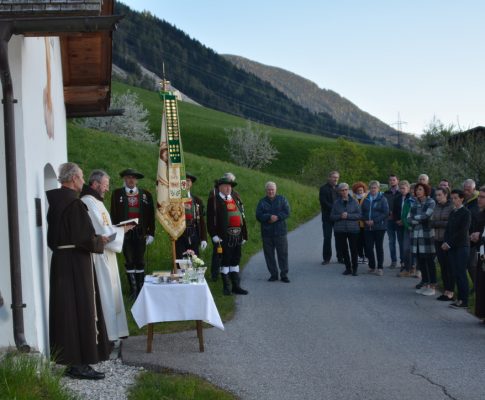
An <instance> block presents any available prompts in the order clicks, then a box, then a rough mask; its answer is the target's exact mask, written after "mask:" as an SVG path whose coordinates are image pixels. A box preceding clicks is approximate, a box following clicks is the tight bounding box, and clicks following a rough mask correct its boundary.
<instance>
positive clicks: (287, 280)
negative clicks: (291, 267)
mask: <svg viewBox="0 0 485 400" xmlns="http://www.w3.org/2000/svg"><path fill="white" fill-rule="evenodd" d="M281 282H285V283H290V280H289V279H288V277H287V276H284V277H283V278H281Z"/></svg>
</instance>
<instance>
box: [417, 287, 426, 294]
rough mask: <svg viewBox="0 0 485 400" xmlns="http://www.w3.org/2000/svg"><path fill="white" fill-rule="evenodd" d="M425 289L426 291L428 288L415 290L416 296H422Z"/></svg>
mask: <svg viewBox="0 0 485 400" xmlns="http://www.w3.org/2000/svg"><path fill="white" fill-rule="evenodd" d="M426 289H428V288H426V287H424V286H423V287H420V288H419V289H416V291H415V293H416V294H423V293H424V291H425V290H426Z"/></svg>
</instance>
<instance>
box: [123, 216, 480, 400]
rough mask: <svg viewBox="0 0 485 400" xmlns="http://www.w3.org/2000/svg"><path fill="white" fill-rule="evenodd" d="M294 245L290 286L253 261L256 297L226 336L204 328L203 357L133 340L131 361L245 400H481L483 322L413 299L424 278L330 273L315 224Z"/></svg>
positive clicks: (246, 279) (249, 278)
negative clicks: (191, 377) (198, 379)
mask: <svg viewBox="0 0 485 400" xmlns="http://www.w3.org/2000/svg"><path fill="white" fill-rule="evenodd" d="M289 243H290V273H289V278H290V280H291V283H290V284H286V283H282V282H267V278H268V277H269V274H268V272H267V269H266V265H265V263H264V258H263V255H262V254H261V253H260V254H257V255H256V256H254V257H253V258H252V259H251V261H250V262H249V264H248V265H247V266H246V268H245V270H244V272H243V273H242V278H243V280H242V286H243V287H244V288H247V289H248V290H249V291H250V293H249V295H248V296H240V297H238V299H237V311H236V315H235V318H234V319H233V320H232V321H230V322H228V323H227V324H225V329H226V330H225V331H224V332H223V331H220V330H219V329H206V330H205V331H204V335H205V345H206V351H205V353H199V352H198V342H197V339H196V336H195V331H194V332H184V333H178V334H172V335H156V336H155V339H154V350H153V353H151V354H146V353H145V343H146V342H145V337H132V338H129V339H128V340H127V341H125V343H124V344H123V361H124V362H126V363H128V364H135V365H144V366H147V367H151V368H156V369H161V368H170V369H173V370H176V371H183V372H191V373H195V374H197V375H200V376H202V377H204V378H206V379H208V380H209V381H211V382H213V383H215V384H216V385H218V386H221V387H223V388H226V389H229V390H231V391H232V392H234V393H235V394H236V395H238V396H239V397H240V398H242V399H258V400H261V399H278V400H281V399H328V400H337V399H338V400H340V399H342V400H353V399H369V400H370V399H372V400H380V399H382V400H390V399H399V400H406V399H409V400H421V399H422V400H442V399H460V400H483V399H485V326H484V325H481V324H479V323H478V320H477V319H476V318H475V317H474V316H472V315H471V314H469V313H467V312H466V311H464V310H455V309H451V308H449V307H448V303H445V304H443V303H442V302H439V301H436V300H435V297H431V298H430V297H425V296H421V295H417V294H415V293H414V285H415V284H416V283H417V280H416V279H415V278H398V277H396V276H395V275H396V270H389V269H387V268H386V269H385V272H384V276H382V277H378V276H375V275H369V274H367V273H366V271H367V267H365V266H361V270H360V271H359V272H360V274H359V276H357V277H352V276H343V275H342V274H341V273H342V271H343V269H344V267H343V266H342V265H340V264H330V265H328V266H322V265H321V264H320V262H321V247H322V232H321V223H320V218H319V217H317V218H315V219H314V220H312V221H310V222H309V223H307V224H305V225H303V226H301V227H300V228H299V229H297V230H295V231H294V232H292V233H291V234H290V235H289ZM385 247H386V250H387V242H386V244H385ZM388 264H389V257H388V255H387V252H386V260H385V264H384V265H388ZM161 306H162V305H161Z"/></svg>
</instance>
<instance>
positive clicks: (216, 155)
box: [113, 82, 415, 186]
mask: <svg viewBox="0 0 485 400" xmlns="http://www.w3.org/2000/svg"><path fill="white" fill-rule="evenodd" d="M126 90H131V91H132V92H135V93H136V94H137V95H138V96H139V98H140V100H141V102H142V103H143V104H144V106H145V107H146V108H147V110H148V111H149V113H150V117H149V121H148V122H149V126H150V130H151V131H152V132H153V133H154V135H156V137H157V138H158V137H159V134H160V125H161V118H160V115H161V103H160V99H159V96H158V93H156V92H152V91H148V90H145V89H141V88H137V87H132V86H128V85H126V84H123V83H119V82H113V92H114V93H121V92H124V91H126ZM179 114H180V127H181V131H182V137H183V144H184V149H185V150H186V151H188V152H190V153H193V154H198V155H201V156H204V157H208V158H212V159H218V160H221V161H226V162H229V161H230V158H229V154H228V153H227V151H225V150H224V147H225V146H227V145H228V139H227V134H226V132H225V131H224V130H225V129H228V128H233V127H238V126H244V125H245V124H246V120H244V119H242V118H239V117H236V116H233V115H229V114H225V113H222V112H220V111H215V110H211V109H209V108H205V107H200V106H195V105H192V104H188V103H184V102H179ZM263 128H264V129H266V130H267V131H268V133H269V135H270V137H271V140H272V143H273V145H274V146H276V148H277V149H278V151H279V154H278V156H277V157H278V159H277V160H275V161H273V163H272V164H271V165H269V166H267V167H266V168H264V169H263V172H266V173H270V174H273V175H277V176H279V177H284V178H290V179H293V180H296V181H299V180H300V179H301V171H302V169H303V167H304V165H305V163H306V162H307V159H308V157H309V155H310V153H311V151H312V150H314V149H316V148H325V151H328V152H333V151H334V150H335V149H336V148H337V142H336V140H335V139H329V138H325V137H321V136H318V135H311V134H307V133H304V132H295V131H291V130H287V129H280V128H273V127H269V126H264V127H263ZM358 146H359V148H360V149H361V150H362V152H363V153H364V154H365V155H366V156H367V157H369V158H370V159H372V160H374V162H375V163H376V164H377V166H378V170H379V174H378V176H375V177H372V178H377V179H379V180H381V182H385V181H387V175H388V173H389V172H391V168H392V167H391V166H392V165H396V164H398V165H402V166H403V168H402V169H400V170H404V169H405V168H404V166H406V165H409V164H410V163H411V160H412V159H413V158H414V155H413V153H411V152H408V151H405V150H401V149H396V148H393V147H384V146H375V145H365V144H359V145H358ZM328 168H331V166H322V182H323V180H324V176H325V173H326V172H325V171H327V172H328ZM394 172H395V171H394ZM343 178H344V177H343ZM369 178H370V177H369ZM403 178H404V177H403ZM409 178H410V179H415V178H414V177H409ZM315 185H316V186H319V185H320V182H315Z"/></svg>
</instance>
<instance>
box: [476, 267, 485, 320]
mask: <svg viewBox="0 0 485 400" xmlns="http://www.w3.org/2000/svg"><path fill="white" fill-rule="evenodd" d="M477 259H478V263H477V273H476V276H475V315H476V316H477V317H478V318H485V271H484V270H483V268H484V267H485V265H484V262H483V261H482V260H480V259H479V258H477Z"/></svg>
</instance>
